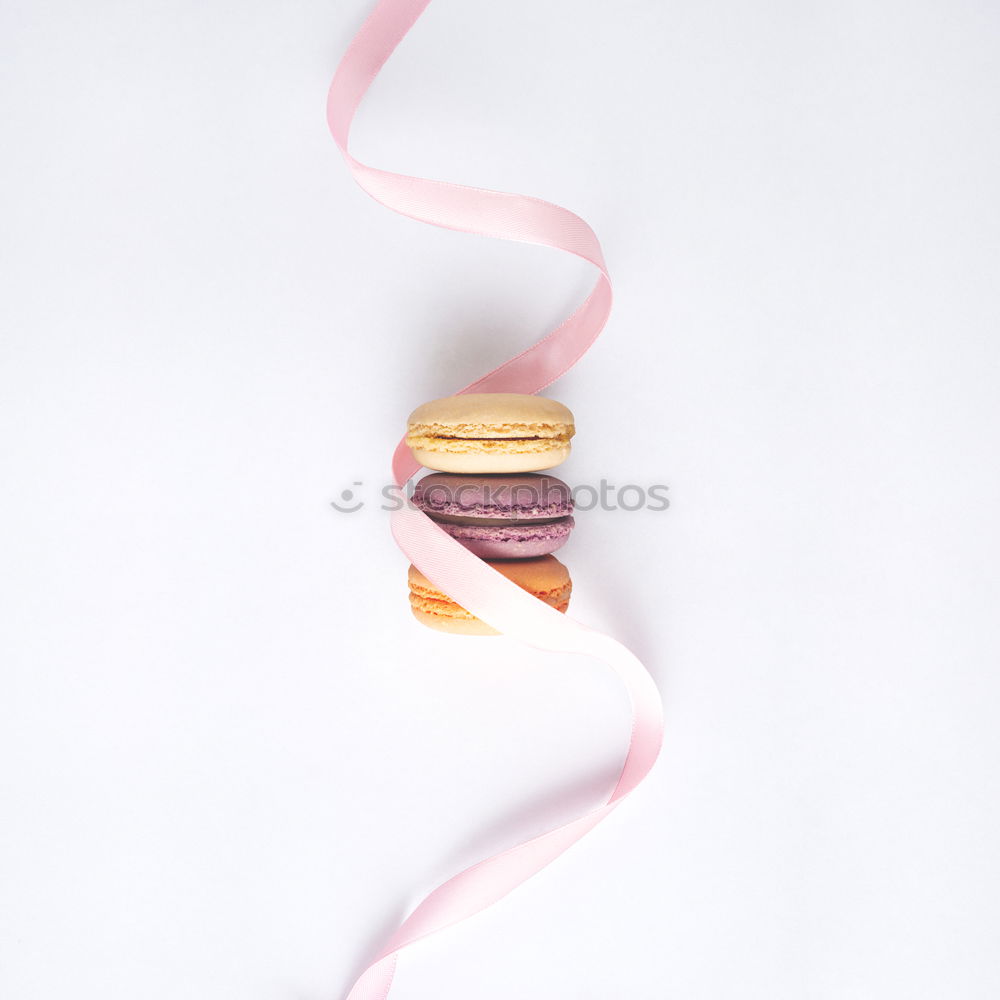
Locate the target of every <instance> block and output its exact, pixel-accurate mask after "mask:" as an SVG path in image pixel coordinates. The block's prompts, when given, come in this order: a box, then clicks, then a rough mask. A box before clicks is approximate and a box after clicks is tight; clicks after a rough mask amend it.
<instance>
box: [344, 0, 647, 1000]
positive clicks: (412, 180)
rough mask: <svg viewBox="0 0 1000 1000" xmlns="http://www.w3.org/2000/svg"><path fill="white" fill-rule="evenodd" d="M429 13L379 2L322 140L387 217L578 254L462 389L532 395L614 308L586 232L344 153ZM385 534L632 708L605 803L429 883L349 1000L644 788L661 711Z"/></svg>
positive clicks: (479, 576) (422, 537) (419, 538)
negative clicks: (535, 337) (559, 286)
mask: <svg viewBox="0 0 1000 1000" xmlns="http://www.w3.org/2000/svg"><path fill="white" fill-rule="evenodd" d="M429 3H430V0H381V2H380V3H378V5H377V6H376V7H375V10H374V11H373V12H372V14H371V16H370V17H369V18H368V20H367V21H366V22H365V23H364V25H363V26H362V27H361V29H360V31H359V32H358V33H357V35H356V36H355V38H354V40H353V41H352V43H351V45H350V47H349V48H348V50H347V52H346V53H345V55H344V57H343V59H342V61H341V63H340V66H339V67H338V68H337V72H336V74H335V76H334V78H333V82H332V84H331V85H330V92H329V95H328V99H327V120H328V122H329V126H330V131H331V133H332V134H333V138H334V140H335V142H336V143H337V146H338V147H339V149H340V151H341V153H342V154H343V156H344V160H345V161H346V163H347V166H348V169H349V170H350V172H351V174H352V176H353V177H354V179H355V180H356V181H357V182H358V184H359V185H360V186H361V187H362V189H363V190H364V191H366V192H367V193H368V194H369V195H371V197H373V198H374V199H375V200H376V201H378V202H380V203H381V204H383V205H385V206H386V207H387V208H390V209H392V210H393V211H395V212H398V213H400V214H401V215H405V216H409V217H410V218H412V219H418V220H420V221H421V222H427V223H429V224H431V225H434V226H442V227H444V228H446V229H455V230H459V231H461V232H465V233H476V234H479V235H482V236H492V237H495V238H497V239H502V240H512V241H515V242H520V243H537V244H541V245H543V246H548V247H553V248H554V249H556V250H563V251H565V252H567V253H572V254H576V255H577V256H578V257H582V258H583V259H584V260H586V261H588V262H589V263H591V264H593V265H594V266H595V267H596V268H597V270H598V276H597V281H596V283H595V285H594V287H593V289H592V290H591V292H590V294H589V295H588V296H587V298H586V299H585V300H584V301H583V303H582V304H581V305H580V307H579V308H578V309H577V310H576V311H575V312H574V313H573V314H572V315H571V316H570V317H569V318H568V319H566V320H565V321H564V322H563V323H562V324H560V325H559V326H558V327H557V328H556V329H555V330H553V331H552V332H551V333H549V334H548V335H547V336H546V337H543V338H542V339H541V340H539V341H538V342H537V343H535V344H533V345H532V346H531V347H529V348H528V349H527V350H525V351H523V352H522V353H521V354H518V355H517V356H516V357H513V358H511V359H510V360H508V361H505V362H504V363H503V364H501V365H500V366H498V367H497V368H494V369H493V371H491V372H488V373H487V374H486V375H484V376H483V377H482V378H480V379H477V380H476V381H475V382H473V383H471V384H470V385H467V386H465V388H464V389H460V390H459V392H523V393H536V392H539V391H540V390H542V389H544V388H545V387H546V386H548V385H549V384H551V383H552V382H554V381H555V380H556V379H557V378H559V376H560V375H562V374H563V373H564V372H566V371H567V370H568V369H569V368H571V367H572V366H573V365H574V364H575V363H576V362H577V361H578V360H579V358H580V357H581V355H583V353H584V352H585V351H586V350H587V348H588V347H590V345H591V344H592V343H593V342H594V339H595V338H596V337H597V335H598V334H599V333H600V332H601V330H602V329H603V327H604V324H605V322H606V321H607V318H608V314H609V312H610V310H611V282H610V279H609V277H608V272H607V267H606V265H605V263H604V256H603V254H602V252H601V246H600V243H599V242H598V240H597V237H596V236H595V235H594V232H593V230H592V229H591V228H590V226H588V225H587V223H586V222H584V221H583V219H581V218H580V217H579V216H577V215H574V214H573V213H572V212H570V211H567V210H566V209H565V208H561V207H560V206H558V205H553V204H551V203H550V202H546V201H540V200H539V199H537V198H529V197H526V196H524V195H519V194H507V193H504V192H500V191H487V190H482V189H480V188H471V187H464V186H461V185H457V184H448V183H445V182H443V181H435V180H427V179H424V178H419V177H407V176H405V175H403V174H394V173H390V172H388V171H385V170H378V169H376V168H374V167H370V166H367V165H366V164H364V163H361V162H359V161H358V160H356V159H355V158H354V157H353V156H352V155H351V154H350V153H349V152H348V136H349V133H350V127H351V122H352V120H353V118H354V115H355V112H356V111H357V108H358V105H359V104H360V102H361V99H362V98H363V97H364V94H365V92H366V91H367V90H368V87H369V86H370V85H371V83H372V81H373V80H374V79H375V77H376V75H377V74H378V72H379V70H380V69H381V68H382V66H383V64H384V63H385V61H386V60H387V59H388V58H389V56H390V55H391V54H392V52H393V50H394V49H395V48H396V46H397V45H398V44H399V43H400V41H402V39H403V37H404V36H405V35H406V33H407V32H408V31H409V30H410V28H411V27H412V26H413V24H414V23H415V22H416V20H417V18H418V17H419V16H420V14H421V13H422V12H423V11H424V9H425V8H426V7H427V6H428V4H429ZM418 468H419V466H418V465H417V463H416V462H415V461H414V460H413V457H412V455H411V454H410V451H409V449H408V448H407V447H406V443H405V439H404V440H402V441H400V443H399V445H398V446H397V448H396V452H395V454H394V456H393V460H392V471H393V477H394V479H395V482H396V485H397V489H398V490H399V494H400V496H402V495H403V487H404V485H405V483H406V482H407V481H408V480H409V479H410V478H411V477H412V476H413V475H414V474H415V473H416V471H417V469H418ZM391 527H392V533H393V535H394V537H395V539H396V542H397V544H398V545H399V547H400V548H401V549H402V550H403V552H404V553H405V554H406V556H407V557H408V558H409V559H410V561H411V562H412V563H413V564H414V565H415V566H417V567H418V569H420V571H421V572H422V573H423V574H424V575H425V576H426V577H427V578H428V579H429V580H431V581H432V582H433V583H434V584H435V586H437V587H438V588H440V589H441V590H442V591H443V592H444V593H446V594H448V595H450V596H451V597H452V598H453V599H454V600H455V601H457V602H458V603H459V604H460V605H462V607H464V608H467V609H468V610H469V611H471V612H472V613H473V614H474V615H476V616H477V617H479V618H481V619H483V621H485V622H488V623H489V624H490V625H492V626H493V627H494V628H496V629H497V630H498V631H499V632H502V633H504V634H505V635H506V636H509V637H511V638H513V639H516V640H519V641H520V642H523V643H526V644H527V645H530V646H533V647H536V648H539V649H544V650H551V651H553V652H559V653H578V654H583V655H586V656H591V657H595V658H597V659H599V660H602V661H603V662H604V663H606V664H607V665H608V666H610V667H611V668H612V669H613V670H614V671H615V673H616V674H617V675H618V677H619V678H620V680H621V681H622V683H623V685H624V686H625V689H626V691H627V693H628V696H629V700H630V702H631V706H632V733H631V739H630V742H629V748H628V753H627V755H626V758H625V762H624V764H623V767H622V771H621V775H620V777H619V779H618V783H617V785H616V786H615V788H614V791H613V792H612V793H611V795H610V797H609V798H608V799H607V801H606V802H604V804H603V805H600V806H599V807H597V808H595V809H593V810H592V811H591V812H588V813H586V814H585V815H583V816H581V817H579V818H578V819H575V820H573V821H572V822H570V823H567V824H565V825H564V826H560V827H558V828H556V829H554V830H550V831H549V832H548V833H544V834H542V835H541V836H538V837H535V838H533V839H532V840H529V841H527V842H526V843H523V844H519V845H518V846H516V847H512V848H510V849H509V850H507V851H504V852H503V853H501V854H498V855H495V856H494V857H491V858H487V859H486V860H484V861H480V862H479V863H478V864H475V865H473V866H472V867H471V868H467V869H466V870H465V871H463V872H461V873H459V874H458V875H455V876H454V877H453V878H451V879H449V880H448V881H447V882H445V883H444V884H443V885H440V886H439V887H438V888H437V889H435V890H434V891H433V892H432V893H430V895H428V896H427V897H426V898H425V899H424V900H423V901H422V902H421V903H420V904H419V905H418V906H417V907H416V909H415V910H414V911H413V912H412V913H411V914H410V915H409V917H407V918H406V920H405V921H403V923H402V924H401V925H400V927H399V928H398V929H397V930H396V932H395V933H394V934H393V935H392V936H391V937H390V938H389V940H388V941H387V942H386V943H385V945H384V946H383V947H382V949H381V951H380V952H379V953H378V954H377V955H376V956H375V958H374V960H373V961H372V963H371V964H370V965H369V966H368V968H367V969H366V970H365V971H364V972H363V973H362V975H361V977H360V978H359V979H358V981H357V982H356V983H355V984H354V987H353V988H352V989H351V991H350V994H349V995H348V998H347V1000H385V997H386V996H387V995H388V993H389V989H390V987H391V985H392V977H393V973H394V971H395V967H396V957H397V955H398V954H399V953H400V952H401V951H403V950H404V949H405V948H408V947H409V946H410V945H412V944H414V943H415V942H417V941H420V940H421V939H422V938H426V937H428V936H429V935H431V934H435V933H437V932H438V931H440V930H443V929H444V928H446V927H449V926H451V925H453V924H456V923H458V922H459V921H461V920H465V919H466V918H468V917H471V916H473V915H474V914H476V913H479V912H480V911H482V910H484V909H485V908H486V907H488V906H491V905H492V904H493V903H495V902H497V901H498V900H500V899H502V898H503V897H504V896H506V895H507V894H508V893H509V892H510V891H511V890H513V889H515V888H516V887H517V886H519V885H521V884H522V883H523V882H525V881H526V880H527V879H529V878H531V876H532V875H534V874H535V873H536V872H538V871H540V870H541V869H542V868H544V867H545V866H546V865H547V864H549V862H551V861H553V860H554V859H555V858H557V857H558V856H559V855H560V854H562V853H563V852H564V851H565V850H566V849H567V848H568V847H570V846H571V845H572V844H574V843H575V842H576V841H577V840H579V839H580V838H581V837H582V836H584V834H586V833H587V832H588V831H589V830H591V829H593V827H595V826H596V825H597V824H598V823H599V822H600V821H601V820H602V819H604V818H605V817H606V816H607V815H608V814H609V813H611V811H612V810H614V809H615V808H616V807H617V806H618V805H619V803H620V802H621V801H622V800H623V799H624V798H625V796H627V795H628V794H629V793H630V792H631V791H632V790H633V789H634V788H635V787H636V786H637V785H638V784H639V783H640V782H641V781H642V780H643V778H645V777H646V775H647V774H648V773H649V770H650V768H651V767H652V766H653V763H654V761H655V760H656V757H657V755H658V754H659V750H660V745H661V743H662V738H663V709H662V705H661V702H660V696H659V693H658V691H657V690H656V685H655V684H654V683H653V680H652V678H651V677H650V675H649V674H648V673H647V671H646V669H645V668H644V667H643V665H642V664H641V663H640V662H639V660H638V659H637V658H636V657H635V656H634V655H633V654H632V653H631V652H630V651H629V650H628V649H627V648H626V647H625V646H623V645H622V644H621V643H620V642H618V641H617V640H615V639H613V638H611V637H610V636H608V635H605V634H603V633H601V632H598V631H596V630H594V629H591V628H589V627H588V626H586V625H584V624H582V623H580V622H578V621H575V620H574V619H573V618H571V617H569V616H568V615H564V614H560V613H559V612H558V611H556V610H555V609H554V608H551V607H549V606H548V605H546V604H544V603H543V602H542V601H539V600H538V599H537V598H535V597H532V596H531V595H529V594H527V593H526V592H525V591H523V590H521V589H520V587H518V586H517V585H516V584H514V583H511V581H509V580H508V579H506V577H504V576H502V575H501V574H500V573H497V572H496V571H495V570H493V569H492V568H491V567H490V566H489V565H487V564H486V563H485V562H483V561H482V560H481V559H479V558H478V557H477V556H474V555H473V554H472V553H471V552H469V551H468V550H467V549H465V548H464V547H463V546H462V545H460V544H459V543H458V542H457V541H455V540H454V539H453V538H451V537H450V536H449V535H447V534H446V533H445V532H444V531H442V530H441V529H440V528H439V527H438V526H437V525H436V524H434V522H433V521H432V520H430V518H428V517H427V516H426V515H425V514H424V513H423V512H421V511H419V510H417V508H416V507H414V506H413V505H412V504H410V503H408V502H405V503H403V504H402V505H401V506H400V509H398V510H396V511H394V512H393V513H392V515H391ZM457 641H459V642H463V641H469V640H463V639H459V640H457Z"/></svg>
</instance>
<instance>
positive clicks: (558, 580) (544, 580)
mask: <svg viewBox="0 0 1000 1000" xmlns="http://www.w3.org/2000/svg"><path fill="white" fill-rule="evenodd" d="M486 561H487V562H488V563H489V565H490V566H492V567H493V568H494V569H495V570H497V571H498V572H500V573H502V574H503V575H504V576H505V577H507V579H508V580H510V581H511V582H512V583H516V584H517V585H518V586H519V587H520V588H521V589H522V590H526V591H527V592H528V593H529V594H531V595H532V596H534V597H537V598H538V599H539V600H540V601H544V602H545V603H546V604H548V605H549V606H550V607H553V608H555V609H556V610H557V611H565V610H566V608H567V607H568V606H569V597H570V593H571V592H572V590H573V581H572V580H571V579H570V576H569V570H567V569H566V567H565V566H564V565H563V564H562V563H561V562H559V560H558V559H556V557H555V556H541V557H539V558H537V559H519V560H516V561H513V560H499V561H493V560H491V559H488V560H486ZM408 581H409V584H410V608H411V610H412V611H413V617H414V618H416V619H417V621H418V622H420V623H421V624H423V625H426V626H428V627H429V628H433V629H437V630H438V631H439V632H450V633H452V634H454V635H496V634H497V630H496V629H495V628H493V627H491V626H490V625H487V624H486V622H484V621H482V620H481V619H479V618H476V616H475V615H473V614H471V613H470V612H468V611H466V610H465V608H463V607H462V606H461V605H460V604H457V603H456V602H455V601H453V600H452V599H451V598H450V597H449V596H448V595H447V594H445V593H443V592H442V591H440V590H438V588H437V587H435V586H434V584H433V583H431V582H430V580H428V579H427V577H426V576H424V574H423V573H421V572H420V570H419V569H417V567H416V566H410V570H409V574H408Z"/></svg>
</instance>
